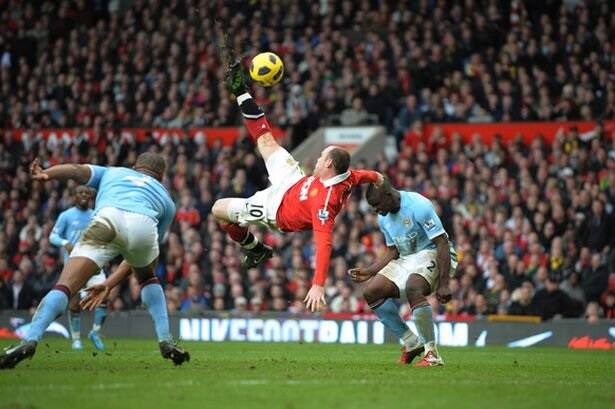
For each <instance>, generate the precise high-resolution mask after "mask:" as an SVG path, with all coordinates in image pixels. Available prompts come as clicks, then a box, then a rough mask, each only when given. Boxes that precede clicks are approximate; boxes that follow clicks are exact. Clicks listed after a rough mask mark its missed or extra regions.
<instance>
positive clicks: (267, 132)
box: [224, 60, 280, 160]
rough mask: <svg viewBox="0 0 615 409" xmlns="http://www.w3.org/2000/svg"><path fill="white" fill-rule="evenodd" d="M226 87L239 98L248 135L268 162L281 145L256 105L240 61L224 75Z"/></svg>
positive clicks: (231, 66)
mask: <svg viewBox="0 0 615 409" xmlns="http://www.w3.org/2000/svg"><path fill="white" fill-rule="evenodd" d="M224 79H225V81H226V87H227V89H228V90H229V92H230V93H231V94H233V95H235V97H236V98H237V104H238V105H239V110H240V111H241V115H242V117H243V123H244V125H245V126H246V129H247V130H248V134H249V135H250V138H252V140H253V141H255V142H256V146H257V147H258V150H259V152H260V154H261V156H262V157H263V160H267V158H269V156H270V155H271V154H272V153H273V152H275V151H277V150H278V149H280V145H279V144H278V142H277V141H276V140H275V138H274V137H273V133H271V126H270V125H269V121H267V118H265V113H264V112H263V110H262V109H261V108H260V107H259V106H258V105H257V104H256V102H255V101H254V99H253V98H252V95H250V92H249V90H248V86H247V85H246V76H245V73H244V70H243V66H242V65H241V62H240V61H239V60H236V61H234V62H233V63H232V64H231V65H229V68H228V69H227V70H226V73H225V74H224Z"/></svg>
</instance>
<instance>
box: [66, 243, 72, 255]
mask: <svg viewBox="0 0 615 409" xmlns="http://www.w3.org/2000/svg"><path fill="white" fill-rule="evenodd" d="M64 248H65V249H66V251H68V253H69V254H70V253H71V252H72V251H73V245H72V244H71V243H66V244H65V245H64Z"/></svg>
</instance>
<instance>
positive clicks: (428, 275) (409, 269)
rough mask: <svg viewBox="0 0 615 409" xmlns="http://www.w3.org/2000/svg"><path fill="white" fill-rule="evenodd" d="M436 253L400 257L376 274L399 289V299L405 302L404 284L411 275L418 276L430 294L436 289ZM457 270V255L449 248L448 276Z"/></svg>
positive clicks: (437, 275) (437, 277) (425, 251)
mask: <svg viewBox="0 0 615 409" xmlns="http://www.w3.org/2000/svg"><path fill="white" fill-rule="evenodd" d="M436 255H437V251H436V250H433V249H427V250H422V251H419V252H417V253H413V254H408V255H406V256H400V257H399V258H397V259H395V260H393V261H391V262H390V263H389V264H387V265H386V266H385V267H384V268H383V269H382V270H380V271H379V272H378V274H381V275H383V276H384V277H386V278H388V279H389V280H391V281H392V282H393V283H394V284H395V285H396V286H397V288H398V289H399V298H400V299H401V300H404V301H405V300H406V299H407V295H406V283H407V282H408V278H410V275H411V274H418V275H420V276H421V277H423V278H424V279H425V281H427V283H429V285H430V287H431V292H434V291H436V289H437V288H438V281H439V271H438V261H437V258H436ZM456 270H457V254H456V253H455V251H454V250H453V249H452V248H451V268H450V276H451V277H453V276H454V275H455V271H456Z"/></svg>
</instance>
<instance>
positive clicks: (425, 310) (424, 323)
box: [412, 304, 435, 344]
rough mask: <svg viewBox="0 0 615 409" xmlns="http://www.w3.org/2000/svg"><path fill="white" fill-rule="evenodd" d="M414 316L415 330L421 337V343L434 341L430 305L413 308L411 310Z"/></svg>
mask: <svg viewBox="0 0 615 409" xmlns="http://www.w3.org/2000/svg"><path fill="white" fill-rule="evenodd" d="M412 314H413V317H414V324H415V325H416V330H417V331H418V333H419V335H420V336H421V338H422V339H423V343H424V344H427V343H428V342H431V343H433V342H434V341H435V335H434V330H433V316H432V311H431V305H429V304H427V305H424V306H422V307H418V308H415V309H414V310H413V311H412Z"/></svg>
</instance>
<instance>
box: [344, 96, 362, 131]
mask: <svg viewBox="0 0 615 409" xmlns="http://www.w3.org/2000/svg"><path fill="white" fill-rule="evenodd" d="M368 121H369V113H368V112H367V111H366V110H365V107H364V106H363V100H361V98H359V97H356V98H354V99H353V100H352V106H351V107H350V108H347V109H345V110H343V111H342V114H341V116H340V125H342V126H356V125H366V124H367V123H368Z"/></svg>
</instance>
